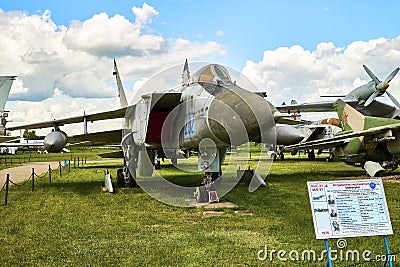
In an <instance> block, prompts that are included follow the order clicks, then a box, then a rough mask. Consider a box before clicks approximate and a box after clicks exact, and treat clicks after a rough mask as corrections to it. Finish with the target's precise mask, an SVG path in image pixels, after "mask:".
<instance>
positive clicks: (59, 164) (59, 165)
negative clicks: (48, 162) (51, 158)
mask: <svg viewBox="0 0 400 267" xmlns="http://www.w3.org/2000/svg"><path fill="white" fill-rule="evenodd" d="M58 167H59V168H60V177H62V170H61V169H62V166H61V162H60V161H59V162H58Z"/></svg>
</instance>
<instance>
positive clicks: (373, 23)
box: [0, 0, 400, 68]
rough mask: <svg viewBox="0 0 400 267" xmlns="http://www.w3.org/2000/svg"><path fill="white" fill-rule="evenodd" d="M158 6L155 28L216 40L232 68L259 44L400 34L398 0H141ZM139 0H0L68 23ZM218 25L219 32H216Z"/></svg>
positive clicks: (127, 12) (258, 52) (257, 55)
mask: <svg viewBox="0 0 400 267" xmlns="http://www.w3.org/2000/svg"><path fill="white" fill-rule="evenodd" d="M146 2H147V3H148V4H149V5H151V6H154V7H155V8H156V10H157V11H158V12H159V17H158V18H157V19H156V21H155V22H154V23H153V24H152V27H151V28H152V29H151V30H152V32H153V33H154V34H158V35H163V36H164V37H166V38H177V37H183V38H187V39H189V40H192V41H203V42H204V41H216V42H218V43H220V44H223V45H224V46H225V47H226V48H227V56H226V57H224V58H220V61H221V62H222V61H223V62H224V63H225V64H229V65H231V66H233V67H235V68H241V67H243V65H244V63H245V61H246V60H260V59H261V58H262V54H263V52H264V50H267V49H276V48H277V47H281V46H292V45H295V44H299V45H301V46H302V47H304V48H305V49H308V50H313V49H315V47H316V45H317V44H319V43H320V42H333V43H334V44H335V46H337V47H343V46H346V45H348V44H350V43H351V42H353V41H356V40H360V41H367V40H370V39H375V38H379V37H385V38H393V37H395V36H397V35H398V34H399V31H398V23H396V22H395V21H396V18H397V17H398V15H399V11H400V5H399V3H398V1H383V2H376V1H360V0H355V1H327V0H318V1H285V0H284V1H261V0H260V1H239V0H229V1H227V0H220V1H210V0H202V1H200V0H197V1H196V0H193V1H190V0H187V1H186V0H166V1H146ZM142 4H143V1H125V0H118V1H109V0H96V1H93V0H70V1H52V0H36V1H31V0H25V1H21V0H13V1H4V2H3V3H1V4H0V8H2V9H3V10H5V11H10V10H26V11H27V12H29V13H30V14H35V13H37V11H38V10H40V11H44V10H46V9H49V10H50V11H51V17H52V20H53V21H54V22H55V23H57V24H63V25H66V26H68V25H69V23H70V21H71V20H80V21H84V20H86V19H89V18H91V17H92V16H93V15H94V14H97V13H100V12H106V13H107V14H109V15H110V16H113V15H115V14H121V15H123V16H125V17H126V18H128V19H130V20H134V19H135V16H134V14H133V13H132V11H131V8H132V6H141V5H142ZM217 31H222V32H223V33H224V34H223V36H217V35H216V32H217Z"/></svg>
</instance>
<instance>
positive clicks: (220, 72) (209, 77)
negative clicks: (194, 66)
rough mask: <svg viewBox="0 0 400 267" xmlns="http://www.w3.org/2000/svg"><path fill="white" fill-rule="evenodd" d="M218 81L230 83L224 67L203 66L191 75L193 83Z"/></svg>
mask: <svg viewBox="0 0 400 267" xmlns="http://www.w3.org/2000/svg"><path fill="white" fill-rule="evenodd" d="M218 80H220V81H223V82H230V81H231V77H230V76H229V74H228V71H227V70H226V69H225V68H224V67H222V66H221V65H217V64H210V65H207V66H204V67H203V68H201V69H199V70H198V71H197V72H196V73H195V74H194V75H193V81H194V82H206V83H215V82H217V81H218Z"/></svg>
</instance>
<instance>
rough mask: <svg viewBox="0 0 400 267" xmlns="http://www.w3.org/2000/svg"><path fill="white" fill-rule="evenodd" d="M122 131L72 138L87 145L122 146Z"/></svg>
mask: <svg viewBox="0 0 400 267" xmlns="http://www.w3.org/2000/svg"><path fill="white" fill-rule="evenodd" d="M122 131H123V130H122V129H119V130H111V131H105V132H97V133H90V134H81V135H74V136H71V138H74V139H77V140H79V141H81V142H83V143H84V144H85V145H105V144H120V143H121V141H122Z"/></svg>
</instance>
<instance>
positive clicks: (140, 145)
mask: <svg viewBox="0 0 400 267" xmlns="http://www.w3.org/2000/svg"><path fill="white" fill-rule="evenodd" d="M114 70H115V71H114V74H115V76H116V79H117V84H118V89H119V95H120V100H121V106H122V107H121V108H120V109H117V110H113V111H105V112H101V113H96V114H89V115H86V114H84V115H83V116H78V117H72V118H66V119H57V120H53V121H47V122H40V123H33V124H29V125H21V126H13V127H8V128H7V129H8V130H18V129H37V128H46V127H53V130H52V132H51V133H49V134H48V135H47V136H46V137H45V140H44V145H45V147H46V149H47V150H48V151H49V152H58V151H60V150H61V149H62V148H63V147H64V146H65V144H66V142H67V134H66V133H65V132H63V131H62V130H61V129H60V127H61V126H62V125H64V124H69V123H77V122H83V123H84V134H83V135H78V136H74V138H76V139H79V140H82V141H90V142H91V143H92V144H121V146H122V149H123V155H124V159H125V163H126V164H125V168H124V170H123V171H121V172H120V173H123V174H124V176H125V180H127V179H128V180H129V182H130V183H131V184H133V183H134V181H135V179H136V173H138V174H139V176H143V177H146V176H151V175H152V174H153V170H154V162H155V158H156V157H166V158H170V159H171V161H172V163H173V164H176V163H177V159H178V158H179V157H180V156H181V155H182V154H184V155H185V156H187V155H189V150H196V151H198V171H202V172H203V173H204V174H205V176H206V183H207V184H210V183H211V181H213V180H215V179H217V178H218V177H219V176H220V175H221V169H222V168H221V165H222V163H223V162H224V160H225V158H226V156H227V150H228V148H229V147H232V146H240V145H242V144H244V143H248V142H250V141H254V142H259V143H268V144H275V131H276V128H275V120H276V121H279V122H287V121H290V119H286V118H285V117H284V116H282V114H280V113H279V112H277V111H276V109H274V107H273V106H272V105H271V104H270V103H269V102H268V101H266V100H265V99H264V98H263V97H262V93H255V92H251V91H248V90H246V89H244V88H242V87H241V86H239V84H238V83H237V82H236V80H232V78H231V76H230V74H229V72H228V70H227V69H226V68H225V67H223V66H221V65H218V64H208V65H206V66H203V67H201V68H200V69H199V70H198V71H196V72H195V73H194V74H193V75H191V74H190V71H189V65H188V62H187V61H186V62H185V65H184V68H183V74H182V81H181V84H180V85H179V86H175V87H174V86H172V87H168V88H166V89H165V87H163V83H164V82H165V80H164V79H158V78H159V77H153V78H152V79H150V80H149V81H150V82H148V83H147V87H146V86H144V87H146V88H144V87H142V89H141V90H140V91H139V92H138V93H137V94H136V95H135V97H134V99H133V101H132V103H131V104H130V105H128V104H127V101H126V97H125V94H124V93H123V88H122V83H121V80H120V76H119V73H118V69H117V66H116V63H115V61H114ZM167 73H168V72H167ZM164 78H165V77H164ZM239 78H240V77H239ZM174 80H175V81H176V77H175V78H174ZM239 82H240V81H239ZM114 118H124V123H123V129H117V130H110V131H104V132H98V133H88V132H87V122H89V121H96V120H106V119H114ZM128 170H129V173H130V176H129V175H127V173H128ZM127 177H128V178H127ZM259 185H260V184H258V186H259ZM258 186H257V187H258ZM203 193H204V190H203Z"/></svg>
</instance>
